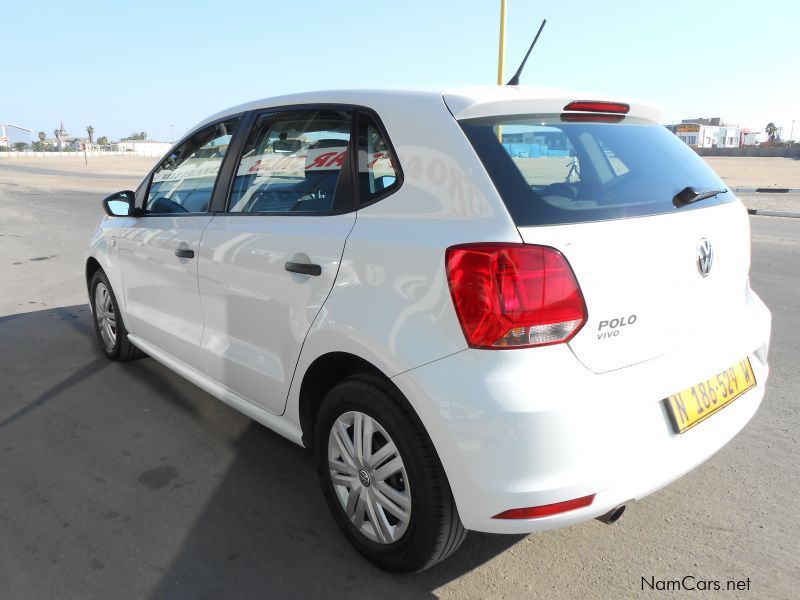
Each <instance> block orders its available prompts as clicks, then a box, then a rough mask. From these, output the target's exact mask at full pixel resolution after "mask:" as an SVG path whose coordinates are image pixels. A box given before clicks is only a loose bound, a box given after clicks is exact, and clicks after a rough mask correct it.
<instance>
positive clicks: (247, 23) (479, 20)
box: [0, 0, 800, 141]
mask: <svg viewBox="0 0 800 600" xmlns="http://www.w3.org/2000/svg"><path fill="white" fill-rule="evenodd" d="M543 17H544V18H547V20H548V24H547V27H546V28H545V30H544V33H543V34H542V37H541V38H540V40H539V44H538V45H537V49H536V50H535V52H534V55H533V56H532V58H531V60H530V62H529V63H528V67H527V69H526V71H525V73H524V74H523V77H522V83H528V84H537V85H546V86H558V87H568V88H574V89H579V90H588V91H596V92H603V93H611V94H616V95H620V96H622V97H635V98H639V99H644V100H647V101H650V102H654V103H656V104H659V105H661V106H662V107H663V108H664V109H665V116H666V119H667V120H669V121H672V120H678V119H680V118H689V117H697V116H721V117H723V119H725V120H726V121H728V122H732V123H739V124H741V125H744V126H749V127H751V128H753V129H763V128H764V125H765V124H766V122H767V121H770V120H771V121H775V122H776V123H777V124H778V125H779V126H784V127H785V130H784V137H788V135H789V129H790V127H791V120H792V119H796V120H797V122H796V124H795V134H794V137H795V139H800V59H799V58H798V56H800V55H799V51H800V46H798V44H797V41H798V39H800V2H797V1H794V0H785V1H783V0H770V1H761V2H755V1H752V0H727V1H723V0H719V1H717V0H702V1H700V0H693V1H683V0H673V1H658V0H650V1H649V2H643V1H641V0H639V1H627V0H616V1H615V0H608V1H607V2H597V1H596V0H595V1H585V0H572V1H570V2H542V1H538V2H532V1H530V0H508V39H507V64H506V70H507V72H508V73H507V77H509V76H510V74H511V73H512V72H513V70H514V69H515V68H516V65H517V63H518V61H519V60H520V59H521V58H522V56H523V55H524V53H525V51H526V49H527V46H528V44H529V43H530V40H531V39H532V37H533V34H534V33H535V32H536V29H537V27H538V25H539V22H540V21H541V19H542V18H543ZM498 23H499V0H482V1H467V0H465V1H461V2H449V1H439V2H435V1H433V0H427V1H419V0H404V1H403V2H391V3H390V2H374V1H373V2H365V1H361V0H337V1H333V0H327V1H324V0H292V1H290V2H274V1H273V2H264V1H262V2H245V1H239V0H226V1H225V2H201V1H196V2H177V1H173V2H168V1H166V0H161V1H159V2H151V1H134V2H109V1H107V0H106V1H105V2H95V1H86V2H82V1H66V2H65V1H60V2H50V1H37V0H27V1H19V0H0V81H3V85H2V88H0V89H2V92H0V122H6V123H13V124H18V125H20V126H23V127H26V128H29V129H32V130H33V131H34V135H35V133H36V132H38V131H39V130H43V131H45V132H47V133H48V135H52V132H53V129H55V128H56V126H57V125H58V122H59V120H60V119H63V121H64V125H65V127H66V129H67V130H68V131H69V132H70V133H71V134H73V135H80V134H84V133H85V127H86V125H87V124H89V123H91V124H92V125H94V127H95V136H96V137H99V136H101V135H107V136H108V137H110V138H114V139H115V138H119V137H120V136H123V135H126V134H128V133H130V132H132V131H142V130H144V131H147V132H148V134H149V137H150V138H151V139H160V140H166V141H169V139H170V125H171V124H173V125H174V132H175V136H176V137H177V136H178V135H180V134H181V133H183V132H184V131H185V130H186V129H187V128H189V127H191V126H192V125H193V124H194V123H195V122H197V121H199V120H200V119H202V118H204V117H205V116H207V115H209V114H211V113H214V112H217V111H218V110H220V109H222V108H225V107H227V106H230V105H234V104H238V103H241V102H245V101H248V100H253V99H256V98H262V97H267V96H272V95H277V94H282V93H290V92H297V91H304V90H313V89H325V88H339V87H381V88H387V87H388V88H403V87H415V86H423V87H428V88H429V87H453V86H460V85H472V84H482V83H486V84H493V83H494V82H495V78H496V69H497V38H498Z"/></svg>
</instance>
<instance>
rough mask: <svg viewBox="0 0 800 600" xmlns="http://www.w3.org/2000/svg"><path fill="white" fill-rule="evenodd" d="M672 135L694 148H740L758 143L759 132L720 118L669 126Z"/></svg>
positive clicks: (689, 121)
mask: <svg viewBox="0 0 800 600" xmlns="http://www.w3.org/2000/svg"><path fill="white" fill-rule="evenodd" d="M666 127H667V129H669V130H670V131H671V132H672V133H674V134H675V135H677V136H678V139H680V140H681V141H682V142H683V143H684V144H686V145H688V146H691V147H692V148H739V147H740V146H751V145H753V144H755V143H756V136H757V135H758V133H757V132H751V131H750V130H749V129H744V128H742V127H739V126H738V125H731V124H729V123H723V122H722V119H721V118H720V117H713V118H709V119H684V120H683V121H681V122H680V123H676V124H674V125H667V126H666Z"/></svg>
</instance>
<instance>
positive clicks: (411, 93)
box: [192, 85, 662, 131]
mask: <svg viewBox="0 0 800 600" xmlns="http://www.w3.org/2000/svg"><path fill="white" fill-rule="evenodd" d="M574 100H601V101H611V102H624V103H626V104H629V105H630V107H631V110H630V112H629V113H628V114H629V116H635V117H638V118H642V119H646V120H649V121H656V122H658V121H660V120H661V119H662V111H661V110H660V109H659V108H658V107H656V106H654V105H652V104H648V103H645V102H640V101H637V100H632V99H630V98H621V97H618V96H609V95H607V94H594V93H587V92H575V91H570V90H566V89H560V88H547V87H533V86H524V85H519V86H509V85H502V86H498V85H492V86H472V87H462V88H454V89H449V90H441V89H439V90H436V89H416V90H409V89H404V90H393V89H342V90H323V91H317V92H303V93H298V94H288V95H283V96H274V97H271V98H263V99H261V100H255V101H252V102H247V103H244V104H239V105H237V106H233V107H231V108H228V109H226V110H223V111H220V112H218V113H216V114H214V115H212V116H210V117H208V118H207V119H204V120H203V121H201V122H200V123H198V124H197V125H196V126H195V127H193V128H192V131H194V130H195V129H197V128H199V127H202V126H203V125H206V124H208V123H213V122H215V121H219V120H220V119H223V118H225V117H227V116H231V115H235V114H239V113H242V112H246V111H250V110H259V109H268V108H275V107H284V106H291V105H298V104H353V105H359V106H366V107H369V108H374V109H376V110H379V112H380V109H383V110H386V109H390V108H393V107H396V108H397V109H398V110H400V111H403V112H408V113H411V114H413V110H414V108H415V105H417V106H418V107H419V108H422V106H423V105H426V104H427V105H430V103H431V102H436V103H439V102H442V101H444V103H445V105H446V106H447V108H448V109H449V110H450V112H451V113H452V114H453V116H454V117H455V118H456V119H469V118H476V117H486V116H492V115H512V114H530V113H536V114H556V113H560V112H562V110H563V109H564V106H565V105H566V104H568V103H569V102H572V101H574Z"/></svg>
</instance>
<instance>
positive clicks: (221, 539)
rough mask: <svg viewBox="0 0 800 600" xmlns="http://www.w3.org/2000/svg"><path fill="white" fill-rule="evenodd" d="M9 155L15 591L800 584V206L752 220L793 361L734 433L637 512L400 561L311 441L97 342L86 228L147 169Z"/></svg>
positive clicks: (243, 593) (513, 593)
mask: <svg viewBox="0 0 800 600" xmlns="http://www.w3.org/2000/svg"><path fill="white" fill-rule="evenodd" d="M2 167H3V163H2V162H0V210H2V211H3V213H2V214H3V217H2V219H0V315H6V316H3V317H0V540H2V543H0V582H2V583H0V586H2V587H0V589H2V592H0V597H2V598H9V599H14V600H16V599H17V598H21V599H25V598H37V599H38V598H55V597H58V598H76V599H84V598H169V599H176V598H177V599H181V598H222V597H224V598H248V599H249V598H259V597H269V598H315V597H325V598H338V597H351V598H387V599H388V598H426V597H431V598H433V597H438V598H486V597H491V598H525V597H527V598H532V597H540V598H541V597H546V598H576V597H580V598H586V599H588V598H603V599H610V598H615V599H616V598H636V597H650V596H653V594H654V592H649V591H648V592H642V591H641V585H642V583H641V578H642V577H648V578H649V577H651V576H653V577H656V578H657V579H673V578H680V577H682V576H684V575H694V576H696V577H698V578H707V579H719V580H727V579H742V580H744V579H746V578H750V580H751V583H750V588H751V591H750V592H740V593H738V595H737V594H736V593H733V592H728V593H718V594H711V595H704V594H697V593H695V594H688V595H686V597H711V598H717V597H719V598H734V597H741V598H758V599H762V598H780V599H789V598H796V597H797V593H796V591H797V589H798V587H800V572H799V570H798V558H797V557H798V555H799V554H800V543H799V542H798V539H800V523H798V518H797V517H798V514H800V501H798V497H800V475H799V473H798V469H799V468H800V464H799V463H800V460H799V459H798V456H800V452H799V450H800V447H799V445H798V441H799V440H800V416H799V415H798V404H797V397H798V393H800V386H799V385H798V383H797V382H798V376H799V375H800V367H799V366H798V362H799V361H798V357H799V356H800V341H798V337H797V335H796V331H797V330H798V329H799V328H800V302H798V291H797V290H798V286H797V283H798V275H797V274H798V273H800V219H780V218H771V217H752V218H751V223H752V227H753V270H752V281H753V285H754V287H755V288H756V290H757V291H758V292H759V293H761V295H762V296H763V297H764V298H765V300H766V301H767V303H768V304H769V306H770V307H771V309H772V311H773V316H774V319H775V321H774V333H773V344H772V352H771V355H770V359H771V363H772V369H773V372H772V376H771V379H770V382H769V389H768V392H767V398H766V400H765V402H764V405H763V407H762V409H761V410H760V412H759V413H758V414H757V415H756V417H755V418H754V419H753V421H752V422H751V423H750V425H749V426H748V427H747V428H746V429H745V430H744V431H743V432H742V434H741V435H739V436H738V437H737V438H736V439H735V440H734V441H733V442H732V443H731V444H730V445H729V446H727V447H726V448H725V449H723V450H722V451H721V452H720V453H719V454H718V455H716V456H715V457H714V458H712V459H711V460H710V461H709V462H708V463H706V464H705V465H704V466H702V467H701V468H700V469H698V470H696V471H694V472H693V473H691V474H689V475H688V476H686V477H684V478H683V479H681V480H679V481H678V482H676V483H675V484H673V485H672V486H670V487H668V488H667V489H665V490H664V491H662V492H660V493H658V494H656V495H654V496H651V497H649V498H647V499H646V500H645V501H643V502H641V503H639V504H638V505H636V506H633V507H632V508H631V509H630V510H629V511H628V513H626V515H625V517H624V518H623V519H622V520H621V521H620V522H619V523H618V524H617V525H614V526H612V527H607V526H605V525H601V524H600V523H597V522H592V523H587V524H583V525H580V526H575V527H572V528H569V529H566V530H559V531H555V532H549V533H545V534H540V535H535V536H528V537H522V536H512V537H502V536H487V535H480V534H471V535H470V537H469V538H468V540H467V542H466V543H465V545H464V546H463V547H462V549H461V551H460V552H459V553H458V554H457V555H456V556H454V557H452V558H451V559H450V560H448V561H447V562H445V563H444V564H442V565H439V566H438V567H436V568H434V569H431V570H430V571H427V572H425V573H423V574H420V575H416V576H409V577H403V578H399V577H392V576H388V575H386V574H384V573H382V572H380V571H378V570H376V569H374V568H373V567H371V566H370V565H369V564H368V563H366V562H365V561H363V560H362V559H361V558H360V557H358V556H357V555H356V554H355V553H354V552H353V551H352V550H351V549H350V547H349V546H348V544H347V543H346V542H345V541H344V540H343V538H342V537H341V535H340V534H339V532H338V530H336V527H335V525H334V523H333V521H332V519H331V518H330V517H329V516H328V513H327V509H326V507H325V505H324V502H323V500H322V497H321V494H320V493H319V491H318V484H317V481H316V478H315V474H314V469H313V465H312V461H311V458H310V456H309V455H308V454H307V453H306V452H305V451H303V450H302V449H300V448H298V447H295V446H293V445H292V444H290V443H289V442H286V441H284V440H283V439H282V438H279V437H278V436H277V435H275V434H272V433H271V432H269V431H268V430H266V429H264V428H263V427H260V426H258V425H256V424H254V423H253V422H252V421H250V420H249V419H247V418H245V417H243V416H241V415H239V414H238V413H235V412H234V411H233V410H232V409H230V408H228V407H227V406H225V405H223V404H222V403H220V402H218V401H216V400H214V399H213V398H211V397H209V396H208V395H207V394H205V393H203V392H201V391H200V390H198V389H197V388H195V387H194V386H192V385H191V384H189V383H187V382H185V381H183V380H182V379H180V378H179V377H177V376H175V375H173V374H172V373H171V372H169V371H167V370H166V369H165V368H163V367H161V366H159V365H158V364H157V363H155V362H154V361H152V360H143V361H139V362H136V363H133V364H128V365H118V364H111V363H108V362H107V361H105V360H104V359H103V357H102V356H101V355H100V354H99V352H98V350H97V349H96V346H95V341H94V339H93V338H92V334H91V331H90V323H89V313H88V309H87V308H86V306H85V305H84V302H85V292H84V291H83V289H82V282H81V281H80V278H79V277H78V276H77V275H76V274H77V273H79V272H80V268H81V259H80V256H81V251H82V245H83V243H84V240H85V239H87V237H88V235H89V233H90V232H91V229H92V228H93V226H94V223H95V222H96V220H97V219H98V218H99V217H100V212H99V209H98V204H97V202H98V201H99V198H101V197H102V195H103V193H105V191H108V190H109V189H119V188H122V187H129V186H130V185H131V183H129V182H133V181H135V179H136V177H135V176H134V175H133V174H130V173H125V172H119V174H120V175H123V176H124V177H127V178H128V179H127V180H126V181H119V180H115V181H113V183H114V185H112V186H110V187H109V188H106V189H104V190H103V193H101V192H100V190H99V189H96V188H94V184H92V183H91V182H90V183H88V184H81V185H87V186H88V187H87V188H85V191H83V192H81V193H77V192H72V193H64V192H59V191H58V190H59V189H66V188H60V187H58V183H59V181H61V180H62V179H61V178H64V177H66V178H67V179H66V180H65V181H67V182H69V181H72V179H71V178H69V176H68V175H67V174H64V173H62V174H52V173H50V174H43V173H31V175H35V176H36V177H37V178H38V177H52V178H53V180H52V181H50V182H48V186H49V185H52V186H54V187H52V188H51V187H37V185H40V184H39V183H38V179H34V178H30V177H27V176H26V177H23V176H20V175H19V173H17V174H16V175H15V176H14V177H13V178H12V177H10V176H9V171H7V170H6V171H3V168H2ZM4 173H5V176H6V178H7V179H6V182H5V184H3V179H2V178H3V176H4ZM98 175H101V176H102V177H98V179H97V181H101V180H104V179H107V177H105V174H104V173H98ZM124 177H123V179H124ZM9 179H12V183H16V184H17V186H16V188H14V187H11V186H9V185H8V180H9ZM106 183H107V182H106V181H103V185H106ZM108 183H110V182H108ZM76 187H77V186H73V188H72V189H73V190H74V189H75V188H76ZM13 236H19V237H13ZM51 255H52V256H51ZM36 258H46V260H30V259H36ZM16 262H19V263H21V264H14V263H16ZM29 303H32V304H29ZM669 595H670V597H681V595H680V594H676V593H670V594H669Z"/></svg>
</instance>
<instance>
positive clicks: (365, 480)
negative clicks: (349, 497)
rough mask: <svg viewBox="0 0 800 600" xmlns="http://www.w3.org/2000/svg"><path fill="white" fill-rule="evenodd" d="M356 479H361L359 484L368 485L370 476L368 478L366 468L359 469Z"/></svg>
mask: <svg viewBox="0 0 800 600" xmlns="http://www.w3.org/2000/svg"><path fill="white" fill-rule="evenodd" d="M358 479H359V481H361V485H363V486H364V487H369V483H370V481H369V479H370V478H369V473H367V471H366V469H361V470H360V471H359V472H358Z"/></svg>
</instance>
